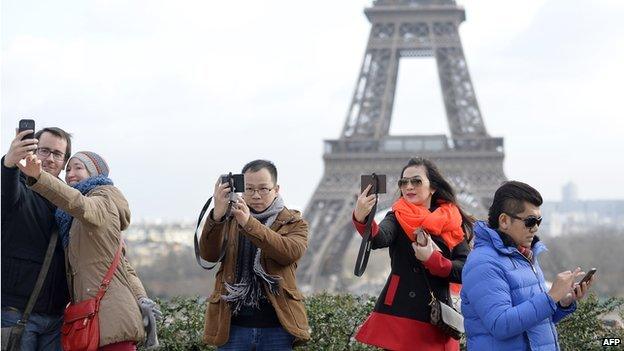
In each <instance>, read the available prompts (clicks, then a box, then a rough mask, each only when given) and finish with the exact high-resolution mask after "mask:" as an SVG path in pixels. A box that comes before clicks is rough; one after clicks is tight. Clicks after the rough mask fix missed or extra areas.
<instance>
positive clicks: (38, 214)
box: [1, 157, 69, 314]
mask: <svg viewBox="0 0 624 351" xmlns="http://www.w3.org/2000/svg"><path fill="white" fill-rule="evenodd" d="M1 167H2V195H1V197H2V306H3V307H4V306H10V307H14V308H17V309H19V310H22V311H23V310H24V309H25V308H26V304H27V303H28V298H29V297H30V294H31V293H32V291H33V289H34V287H35V283H36V281H37V277H38V275H39V271H40V270H41V265H42V264H43V260H44V258H45V253H46V250H47V248H48V243H49V242H50V237H51V236H52V230H53V229H54V228H56V223H55V219H54V212H55V210H56V207H55V206H54V205H52V204H51V203H50V202H49V201H48V200H46V199H44V198H43V197H41V195H39V194H37V193H35V192H33V191H32V190H30V189H29V188H28V186H27V184H26V177H25V176H24V175H23V174H22V173H21V172H20V171H19V170H18V169H17V168H7V167H5V166H4V157H3V158H2V165H1ZM68 302H69V291H68V287H67V278H66V276H65V256H64V252H63V245H62V244H61V239H60V237H59V239H58V243H57V245H56V249H55V251H54V256H53V258H52V262H51V263H50V268H49V271H48V274H47V276H46V279H45V281H44V284H43V287H42V289H41V293H40V294H39V298H38V299H37V302H36V303H35V306H34V309H33V311H34V312H37V313H47V314H61V313H63V310H64V308H65V305H66V304H67V303H68Z"/></svg>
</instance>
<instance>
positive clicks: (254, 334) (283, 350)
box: [217, 325, 295, 351]
mask: <svg viewBox="0 0 624 351" xmlns="http://www.w3.org/2000/svg"><path fill="white" fill-rule="evenodd" d="M293 341H295V337H294V336H292V335H290V334H289V333H288V332H287V331H286V330H285V329H284V328H282V327H278V328H244V327H238V326H235V325H231V326H230V339H229V340H228V342H227V343H226V344H225V345H223V346H221V347H218V348H217V350H218V351H247V350H249V351H252V350H253V351H290V350H292V344H293Z"/></svg>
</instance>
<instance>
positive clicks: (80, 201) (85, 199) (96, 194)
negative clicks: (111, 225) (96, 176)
mask: <svg viewBox="0 0 624 351" xmlns="http://www.w3.org/2000/svg"><path fill="white" fill-rule="evenodd" d="M31 189H32V190H34V191H36V192H38V193H39V194H41V196H43V197H45V198H46V199H48V200H50V202H52V203H53V204H54V205H56V206H57V207H59V208H60V209H62V210H63V211H65V212H67V213H69V214H70V215H71V216H72V217H74V218H75V219H77V220H79V221H82V222H85V223H88V224H91V225H94V226H101V225H103V224H105V223H106V217H107V216H109V215H110V213H115V212H114V211H115V210H114V209H113V207H114V206H115V205H114V203H113V200H112V199H111V195H112V192H115V193H118V195H119V198H120V199H123V201H125V199H124V197H123V195H121V193H120V192H119V190H118V189H117V188H115V187H112V186H102V187H98V188H96V189H94V190H93V191H91V192H90V194H89V196H85V195H82V193H80V191H78V190H76V189H74V188H72V187H70V186H69V185H67V184H65V183H63V182H62V181H61V180H60V179H58V178H56V177H54V176H52V175H51V174H49V173H47V172H41V175H40V176H39V179H37V181H36V182H35V183H34V184H33V185H32V186H31Z"/></svg>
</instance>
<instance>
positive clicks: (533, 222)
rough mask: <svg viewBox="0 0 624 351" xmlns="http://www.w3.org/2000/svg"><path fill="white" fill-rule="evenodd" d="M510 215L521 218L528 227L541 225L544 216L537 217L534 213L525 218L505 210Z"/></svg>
mask: <svg viewBox="0 0 624 351" xmlns="http://www.w3.org/2000/svg"><path fill="white" fill-rule="evenodd" d="M505 213H506V214H507V215H508V216H509V217H511V218H514V219H519V220H521V221H523V222H524V226H525V227H527V228H533V227H535V226H538V227H539V226H540V224H542V217H535V216H533V215H531V216H527V217H525V218H522V217H518V216H515V215H512V214H511V213H507V212H505Z"/></svg>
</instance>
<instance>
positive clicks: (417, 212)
mask: <svg viewBox="0 0 624 351" xmlns="http://www.w3.org/2000/svg"><path fill="white" fill-rule="evenodd" d="M438 205H439V207H438V208H437V209H435V211H433V212H431V211H429V210H428V209H426V208H425V207H423V206H420V205H414V204H413V203H411V202H409V201H407V200H405V198H403V197H401V198H400V199H398V200H397V201H396V202H395V203H394V205H392V210H393V211H394V214H395V215H396V218H397V220H398V221H399V224H400V225H401V228H403V231H404V232H405V235H406V236H407V237H408V238H409V239H410V240H411V241H412V242H413V241H416V236H415V235H414V230H416V229H417V228H423V229H424V230H425V231H426V232H427V233H429V234H431V235H435V236H439V237H441V238H442V240H444V242H445V243H446V246H448V248H449V250H453V248H454V247H455V246H457V244H459V243H461V242H462V241H463V240H464V231H463V230H462V226H461V225H462V217H461V214H460V213H459V209H458V208H457V206H455V204H452V203H450V202H438Z"/></svg>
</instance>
